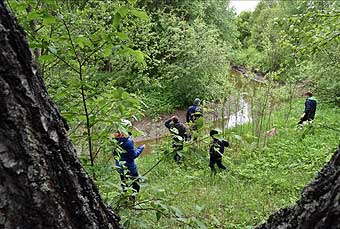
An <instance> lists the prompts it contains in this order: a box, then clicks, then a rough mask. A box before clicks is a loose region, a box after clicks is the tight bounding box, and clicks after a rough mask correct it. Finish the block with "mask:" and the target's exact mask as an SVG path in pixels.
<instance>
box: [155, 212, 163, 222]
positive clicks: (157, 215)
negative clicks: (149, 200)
mask: <svg viewBox="0 0 340 229" xmlns="http://www.w3.org/2000/svg"><path fill="white" fill-rule="evenodd" d="M161 217H162V214H161V213H160V212H159V211H156V219H157V221H159V220H160V219H161Z"/></svg>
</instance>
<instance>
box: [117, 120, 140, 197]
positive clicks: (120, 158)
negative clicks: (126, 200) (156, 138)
mask: <svg viewBox="0 0 340 229" xmlns="http://www.w3.org/2000/svg"><path fill="white" fill-rule="evenodd" d="M130 125H131V124H130ZM131 127H132V125H131ZM126 129H128V128H126ZM114 137H115V139H116V141H117V143H118V146H119V149H116V150H115V152H114V155H115V157H116V159H115V167H116V168H117V171H118V173H119V175H120V178H121V181H122V186H123V189H124V188H125V187H126V186H127V185H126V179H127V178H131V179H133V182H132V184H131V187H132V188H133V190H134V191H135V192H139V190H140V186H139V184H138V182H137V179H138V177H139V174H138V170H137V165H136V162H135V159H136V158H137V157H138V156H139V155H140V154H141V153H142V152H143V150H144V148H145V145H141V146H139V147H137V149H135V148H134V142H133V139H132V136H131V133H130V132H128V133H127V134H125V133H122V132H120V131H116V132H115V133H114Z"/></svg>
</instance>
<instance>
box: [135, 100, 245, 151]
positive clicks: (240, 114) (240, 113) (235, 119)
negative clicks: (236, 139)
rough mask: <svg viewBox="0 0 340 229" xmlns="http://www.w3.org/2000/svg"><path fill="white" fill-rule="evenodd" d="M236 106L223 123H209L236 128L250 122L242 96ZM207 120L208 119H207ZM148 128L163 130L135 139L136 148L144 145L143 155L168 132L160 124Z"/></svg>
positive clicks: (219, 120)
mask: <svg viewBox="0 0 340 229" xmlns="http://www.w3.org/2000/svg"><path fill="white" fill-rule="evenodd" d="M236 104H237V111H235V112H233V113H231V114H229V116H228V115H226V116H225V117H226V118H225V119H224V122H223V120H222V119H221V118H219V119H216V120H210V121H213V123H214V125H215V126H216V127H217V126H220V124H221V122H223V123H225V124H223V125H224V128H233V127H236V126H237V125H242V124H245V123H248V122H251V113H250V112H251V111H250V105H249V104H248V103H247V101H246V100H245V99H244V98H243V97H242V96H240V97H239V99H238V100H237V103H236ZM207 115H208V114H207ZM210 116H211V114H210ZM210 118H211V117H210ZM207 120H209V118H208V117H207ZM150 126H153V128H163V129H158V130H157V131H156V130H155V129H153V131H154V132H157V133H160V135H157V136H156V137H152V136H139V137H136V138H135V145H136V147H137V146H139V145H143V144H145V149H144V152H143V154H147V153H150V152H151V151H152V149H153V146H154V145H157V144H159V143H160V142H161V141H162V139H163V137H164V135H165V134H166V133H168V130H167V129H166V128H165V127H164V125H163V123H161V124H160V123H149V124H148V127H145V128H150ZM140 129H141V130H143V128H140ZM164 131H165V132H164ZM149 133H150V132H149ZM148 137H149V138H148Z"/></svg>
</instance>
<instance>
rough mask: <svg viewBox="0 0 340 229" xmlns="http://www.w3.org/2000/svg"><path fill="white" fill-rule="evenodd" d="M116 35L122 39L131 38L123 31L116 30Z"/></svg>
mask: <svg viewBox="0 0 340 229" xmlns="http://www.w3.org/2000/svg"><path fill="white" fill-rule="evenodd" d="M115 35H116V36H117V37H118V38H119V39H120V40H123V41H125V40H127V39H129V37H128V35H127V34H126V33H123V32H116V33H115Z"/></svg>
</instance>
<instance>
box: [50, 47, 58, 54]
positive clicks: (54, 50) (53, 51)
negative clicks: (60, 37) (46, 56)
mask: <svg viewBox="0 0 340 229" xmlns="http://www.w3.org/2000/svg"><path fill="white" fill-rule="evenodd" d="M48 51H50V52H51V53H53V54H57V52H58V51H57V49H56V48H55V47H53V46H48Z"/></svg>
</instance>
